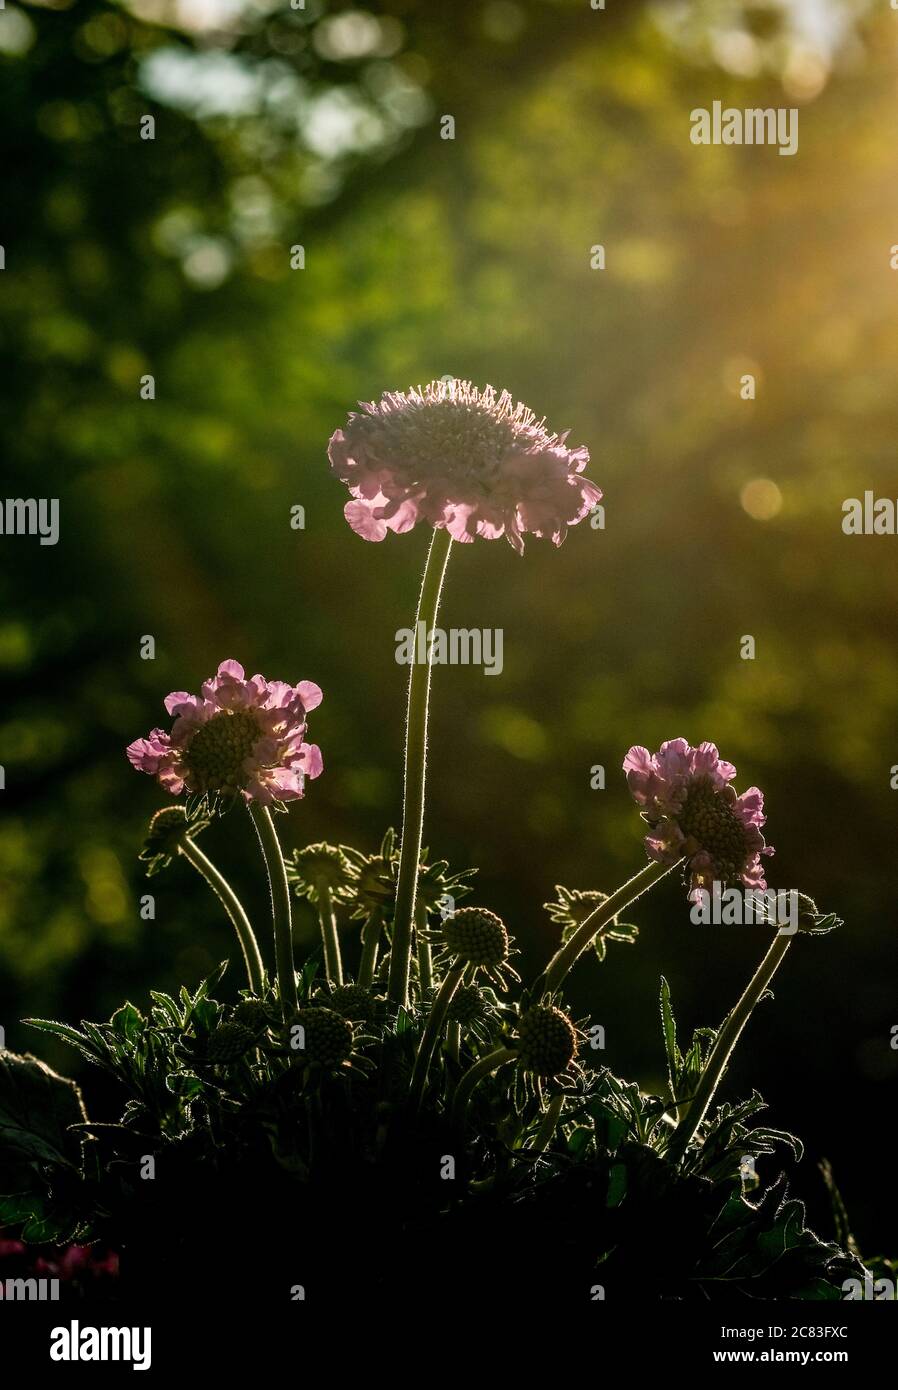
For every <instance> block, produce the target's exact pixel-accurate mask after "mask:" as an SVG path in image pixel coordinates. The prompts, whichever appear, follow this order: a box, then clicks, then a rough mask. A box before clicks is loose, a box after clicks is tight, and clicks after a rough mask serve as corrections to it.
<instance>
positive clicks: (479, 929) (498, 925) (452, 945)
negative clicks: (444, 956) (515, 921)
mask: <svg viewBox="0 0 898 1390" xmlns="http://www.w3.org/2000/svg"><path fill="white" fill-rule="evenodd" d="M443 940H444V941H445V943H446V950H447V951H448V952H449V954H450V955H452V956H455V957H456V959H457V960H459V961H470V962H471V963H472V964H473V965H484V966H490V965H501V964H502V962H503V961H505V960H507V959H508V932H507V931H506V929H505V923H504V922H503V921H502V919H501V918H500V917H497V916H496V914H495V912H488V911H487V909H486V908H484V907H461V908H459V909H458V911H457V912H454V913H453V914H452V916H451V917H448V918H447V919H446V921H445V922H444V923H443Z"/></svg>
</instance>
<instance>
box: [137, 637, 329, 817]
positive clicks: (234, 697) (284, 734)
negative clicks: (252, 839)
mask: <svg viewBox="0 0 898 1390" xmlns="http://www.w3.org/2000/svg"><path fill="white" fill-rule="evenodd" d="M320 703H321V691H320V690H319V688H318V686H317V685H314V684H313V683H312V682H311V681H300V683H299V685H296V686H293V685H287V684H286V682H284V681H267V680H265V678H264V676H252V677H251V678H250V679H249V680H247V679H246V678H245V676H244V673H243V667H242V666H241V665H240V663H239V662H237V661H223V662H222V663H221V665H220V666H219V668H218V673H217V675H215V676H214V677H213V678H212V679H210V680H207V681H205V682H204V683H203V687H202V692H201V694H199V695H188V694H187V692H186V691H183V690H176V691H175V692H174V693H173V694H171V695H168V696H167V697H166V700H165V708H166V709H167V711H168V713H169V714H170V715H171V716H172V718H173V719H174V723H173V725H172V728H171V732H170V733H166V732H165V730H163V729H153V731H152V733H150V735H149V736H148V737H147V738H138V739H135V741H134V742H133V743H132V744H129V746H128V749H127V754H128V760H129V762H130V763H131V765H132V766H133V767H135V768H137V770H138V772H147V773H149V774H150V776H151V777H155V778H156V779H157V780H158V782H159V783H160V784H161V786H163V787H164V788H165V790H166V791H169V792H171V793H172V794H173V795H174V796H181V794H182V793H184V792H187V793H189V794H191V795H193V796H196V797H201V798H203V799H204V800H207V801H209V802H210V803H215V802H217V801H218V799H219V798H224V799H227V798H232V797H235V796H237V795H238V794H240V795H241V796H243V797H244V799H245V800H246V801H258V802H260V803H261V804H262V805H263V806H269V805H271V804H272V802H281V801H295V800H296V799H297V798H298V797H301V796H302V794H303V789H304V784H305V779H306V778H307V777H317V776H318V774H319V773H320V772H321V769H322V760H321V750H320V749H319V748H318V747H317V746H316V745H315V744H314V743H306V741H305V736H306V715H307V714H308V712H309V711H310V710H313V709H315V707H316V706H317V705H319V704H320Z"/></svg>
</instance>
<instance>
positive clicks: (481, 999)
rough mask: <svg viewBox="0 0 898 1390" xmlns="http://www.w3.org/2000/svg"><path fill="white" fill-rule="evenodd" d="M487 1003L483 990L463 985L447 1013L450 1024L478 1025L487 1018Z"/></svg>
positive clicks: (453, 997) (454, 996) (453, 998)
mask: <svg viewBox="0 0 898 1390" xmlns="http://www.w3.org/2000/svg"><path fill="white" fill-rule="evenodd" d="M486 1012H487V1003H486V998H485V996H484V993H483V991H482V990H480V989H478V988H477V986H476V985H461V986H460V988H459V989H457V990H456V991H455V994H454V995H453V996H452V1002H451V1004H450V1005H449V1008H448V1010H447V1011H446V1017H447V1018H448V1019H449V1022H450V1023H461V1024H468V1023H477V1022H479V1020H480V1019H482V1018H486Z"/></svg>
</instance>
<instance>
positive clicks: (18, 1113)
mask: <svg viewBox="0 0 898 1390" xmlns="http://www.w3.org/2000/svg"><path fill="white" fill-rule="evenodd" d="M86 1119H87V1112H86V1111H85V1109H84V1103H83V1101H82V1099H81V1092H80V1091H79V1090H78V1087H77V1086H76V1085H75V1083H74V1081H69V1080H67V1078H66V1077H64V1076H59V1075H57V1073H56V1072H55V1071H52V1070H51V1068H50V1067H48V1066H46V1065H45V1063H43V1062H41V1061H39V1060H38V1058H37V1057H32V1056H31V1055H30V1054H26V1055H25V1056H24V1057H20V1056H17V1055H16V1054H15V1053H13V1052H3V1053H0V1192H12V1193H16V1192H24V1191H28V1190H30V1189H32V1188H35V1187H36V1186H39V1185H38V1184H36V1182H35V1177H36V1174H35V1167H36V1165H38V1164H45V1163H47V1164H51V1165H53V1166H58V1165H60V1164H68V1165H76V1164H78V1163H79V1161H80V1156H81V1144H80V1140H79V1139H78V1136H77V1135H75V1134H72V1133H71V1132H70V1128H69V1127H70V1126H71V1125H74V1124H78V1123H79V1122H81V1121H83V1120H86Z"/></svg>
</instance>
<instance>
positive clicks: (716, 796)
mask: <svg viewBox="0 0 898 1390" xmlns="http://www.w3.org/2000/svg"><path fill="white" fill-rule="evenodd" d="M624 772H625V773H626V775H627V785H628V786H629V788H630V793H631V795H632V797H633V800H634V801H635V802H636V804H637V806H639V807H640V809H641V811H642V816H643V819H644V820H645V821H647V822H648V824H649V826H650V827H651V829H650V833H649V834H648V835H647V836H646V839H645V845H646V849H647V850H648V852H649V854H650V855H651V857H652V858H653V859H655V860H657V861H658V862H659V863H661V864H675V863H676V862H677V861H678V860H679V859H683V858H685V859H686V861H687V864H688V872H689V876H690V889H691V895H692V894H694V893H695V892H696V890H698V889H701V888H707V887H710V885H711V884H712V883H714V882H715V881H716V882H718V883H725V884H726V883H729V884H736V883H742V884H743V885H744V886H745V887H746V888H757V889H764V888H766V887H767V882H766V880H765V878H764V874H763V870H762V866H761V856H762V855H768V854H773V849H772V848H771V847H770V846H769V845H766V844H765V843H764V836H763V835H762V834H761V826H762V825H763V824H764V822H765V821H766V819H767V817H766V816H765V815H764V794H763V792H761V791H759V790H758V788H757V787H749V789H748V791H745V792H743V793H742V795H741V796H739V795H737V793H736V790H735V788H734V787H733V786H732V780H733V778H734V777H735V776H736V769H735V768H734V766H733V764H732V763H728V762H724V761H723V759H722V758H721V756H720V754H719V753H718V751H717V748H716V746H715V745H714V744H713V743H700V744H699V745H698V747H697V748H693V747H692V746H691V745H690V744H688V743H687V742H686V740H685V739H684V738H675V739H671V740H670V741H669V742H668V743H662V745H661V748H660V750H659V751H658V752H657V753H650V752H649V750H648V749H647V748H641V747H638V746H637V747H634V748H631V749H630V751H629V753H628V754H627V756H626V758H625V759H624Z"/></svg>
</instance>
